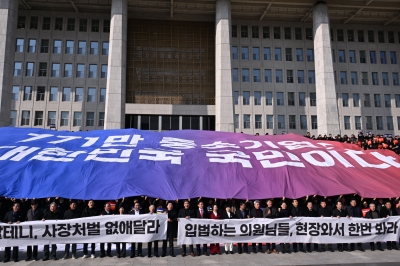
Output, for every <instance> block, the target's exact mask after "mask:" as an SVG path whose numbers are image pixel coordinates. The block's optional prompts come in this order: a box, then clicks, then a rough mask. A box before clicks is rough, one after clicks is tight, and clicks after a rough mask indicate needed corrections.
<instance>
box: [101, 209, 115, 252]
mask: <svg viewBox="0 0 400 266" xmlns="http://www.w3.org/2000/svg"><path fill="white" fill-rule="evenodd" d="M100 215H101V216H104V215H113V214H112V213H111V206H110V204H109V203H106V204H104V211H102V212H100ZM105 256H106V252H105V250H104V243H100V258H104V257H105ZM107 257H110V258H111V257H112V255H111V243H107Z"/></svg>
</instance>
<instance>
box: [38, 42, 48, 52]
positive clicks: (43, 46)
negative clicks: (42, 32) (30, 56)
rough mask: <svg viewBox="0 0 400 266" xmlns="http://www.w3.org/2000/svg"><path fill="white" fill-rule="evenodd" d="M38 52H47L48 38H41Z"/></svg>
mask: <svg viewBox="0 0 400 266" xmlns="http://www.w3.org/2000/svg"><path fill="white" fill-rule="evenodd" d="M40 53H42V54H47V53H49V40H45V39H43V40H42V41H41V43H40Z"/></svg>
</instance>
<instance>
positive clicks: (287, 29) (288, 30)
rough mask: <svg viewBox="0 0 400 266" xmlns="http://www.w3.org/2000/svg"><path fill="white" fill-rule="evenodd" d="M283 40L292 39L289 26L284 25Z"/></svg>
mask: <svg viewBox="0 0 400 266" xmlns="http://www.w3.org/2000/svg"><path fill="white" fill-rule="evenodd" d="M284 31H285V40H291V39H292V28H290V27H285V28H284Z"/></svg>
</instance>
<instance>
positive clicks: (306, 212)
mask: <svg viewBox="0 0 400 266" xmlns="http://www.w3.org/2000/svg"><path fill="white" fill-rule="evenodd" d="M303 216H304V217H318V216H319V215H318V213H317V212H316V211H315V210H314V208H313V203H312V202H311V201H309V202H307V205H306V208H305V209H304V210H303ZM314 250H315V251H318V244H317V243H314ZM307 252H309V253H311V252H312V251H311V243H307Z"/></svg>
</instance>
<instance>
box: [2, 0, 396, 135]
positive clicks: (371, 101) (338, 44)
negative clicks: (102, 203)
mask: <svg viewBox="0 0 400 266" xmlns="http://www.w3.org/2000/svg"><path fill="white" fill-rule="evenodd" d="M399 66H400V1H395V0H353V1H345V0H326V1H315V0H296V1H294V0H275V1H272V0H270V1H262V0H251V1H250V0H74V1H71V0H2V1H0V126H16V127H34V128H47V129H49V128H51V129H56V130H68V131H79V130H82V131H86V130H98V129H120V128H138V129H143V130H152V131H166V130H179V129H196V130H217V131H229V132H243V133H248V134H255V133H259V134H260V135H263V134H266V133H268V134H282V133H296V134H305V133H306V132H310V133H311V134H312V135H317V134H329V133H332V134H341V135H344V134H348V135H350V134H356V133H357V132H359V131H361V130H362V131H364V132H369V131H371V132H372V133H374V134H393V135H398V134H400V86H399V79H400V77H399V74H400V67H399Z"/></svg>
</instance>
